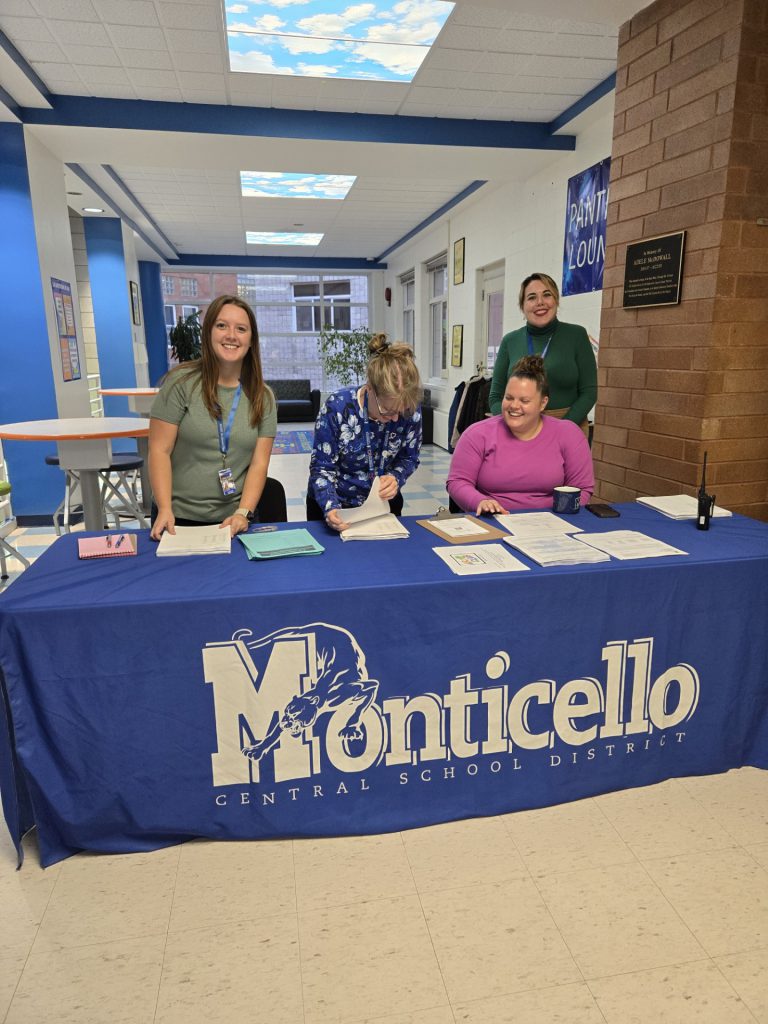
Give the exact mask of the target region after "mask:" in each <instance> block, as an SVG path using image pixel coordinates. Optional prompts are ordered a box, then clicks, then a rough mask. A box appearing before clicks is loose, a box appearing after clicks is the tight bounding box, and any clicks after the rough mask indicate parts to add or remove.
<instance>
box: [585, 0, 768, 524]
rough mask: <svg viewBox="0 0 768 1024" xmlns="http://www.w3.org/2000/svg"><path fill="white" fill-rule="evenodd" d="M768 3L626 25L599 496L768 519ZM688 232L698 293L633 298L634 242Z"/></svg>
mask: <svg viewBox="0 0 768 1024" xmlns="http://www.w3.org/2000/svg"><path fill="white" fill-rule="evenodd" d="M758 218H768V3H766V0H657V2H656V3H654V4H652V5H651V6H650V7H647V8H646V9H645V10H643V11H641V12H640V13H639V14H637V15H636V16H635V17H634V18H633V19H632V20H631V21H630V22H628V23H627V24H625V25H623V26H622V28H621V31H620V34H619V52H618V64H617V75H616V106H615V123H614V134H613V152H612V163H611V192H610V203H609V208H608V229H607V238H606V241H607V250H606V262H605V267H606V269H605V275H604V282H603V309H602V317H601V332H600V357H599V363H600V369H599V382H600V394H599V398H598V406H597V412H596V424H595V443H594V447H593V454H594V459H595V474H596V478H597V488H596V491H597V494H598V495H599V496H600V497H601V498H603V499H604V500H608V501H628V500H632V499H633V498H635V497H637V496H638V495H641V494H674V493H678V492H681V491H684V492H686V493H689V494H693V493H695V491H696V489H697V487H698V483H699V478H700V474H701V463H702V459H703V455H704V452H705V451H707V452H708V471H707V484H708V489H709V491H710V492H714V493H716V495H717V501H718V504H722V505H724V506H726V507H728V508H731V509H732V510H734V511H738V512H743V513H744V514H746V515H751V516H754V517H756V518H759V519H766V520H768V226H766V227H761V226H758V224H757V219H758ZM683 229H684V230H685V231H686V244H685V259H684V267H683V282H682V301H681V302H680V304H679V305H677V306H661V307H656V308H651V309H635V310H624V309H622V305H621V303H622V291H623V282H624V265H625V257H626V247H627V244H628V243H631V242H636V241H640V240H642V239H644V238H650V237H653V236H654V235H660V234H666V233H669V232H674V231H679V230H683Z"/></svg>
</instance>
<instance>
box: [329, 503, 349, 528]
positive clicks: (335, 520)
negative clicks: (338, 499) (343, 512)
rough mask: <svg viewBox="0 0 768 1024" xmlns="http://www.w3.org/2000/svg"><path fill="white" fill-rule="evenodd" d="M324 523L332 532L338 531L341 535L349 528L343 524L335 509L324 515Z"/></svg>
mask: <svg viewBox="0 0 768 1024" xmlns="http://www.w3.org/2000/svg"><path fill="white" fill-rule="evenodd" d="M325 521H326V523H327V524H328V526H330V528H331V529H332V530H338V531H339V533H341V531H342V530H346V528H347V527H348V526H349V523H345V522H344V520H343V519H342V518H341V516H340V515H339V510H338V509H337V508H332V509H331V511H330V512H328V513H327V514H326V516H325Z"/></svg>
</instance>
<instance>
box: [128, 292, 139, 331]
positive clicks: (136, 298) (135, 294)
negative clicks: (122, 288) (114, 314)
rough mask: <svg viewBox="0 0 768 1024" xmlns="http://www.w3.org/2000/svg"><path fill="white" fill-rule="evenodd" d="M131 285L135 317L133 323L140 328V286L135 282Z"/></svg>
mask: <svg viewBox="0 0 768 1024" xmlns="http://www.w3.org/2000/svg"><path fill="white" fill-rule="evenodd" d="M130 285H131V314H132V316H133V322H134V323H135V324H136V326H137V327H138V326H139V325H140V324H141V305H140V303H139V286H138V285H137V284H136V282H135V281H131V282H130Z"/></svg>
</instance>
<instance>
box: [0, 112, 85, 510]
mask: <svg viewBox="0 0 768 1024" xmlns="http://www.w3.org/2000/svg"><path fill="white" fill-rule="evenodd" d="M0 224H1V225H2V230H1V231H0V266H2V273H1V274H0V308H1V309H2V310H3V331H2V335H0V357H1V358H2V371H1V372H0V423H17V422H19V421H21V420H47V419H55V418H56V417H57V416H58V410H57V408H56V388H55V385H54V380H53V370H52V367H51V349H50V343H49V340H48V324H47V322H46V318H45V294H44V292H43V289H44V288H50V287H51V282H50V281H42V280H41V277H40V260H39V257H38V252H37V237H36V235H35V221H34V211H33V209H32V197H31V195H30V188H29V172H28V170H27V152H26V147H25V145H24V129H23V127H22V126H21V125H19V124H0ZM80 340H81V342H82V339H80ZM81 352H82V349H81ZM83 372H85V371H83ZM3 451H4V453H5V457H6V459H7V462H8V472H9V475H10V478H11V484H12V485H13V493H12V495H11V498H12V502H13V508H14V512H15V513H16V515H17V516H20V515H41V514H44V513H47V514H48V515H52V514H53V510H54V509H55V508H56V506H57V505H58V503H59V501H61V495H62V493H63V491H64V474H63V473H61V472H60V471H59V470H56V469H52V468H51V467H50V466H46V465H45V456H46V455H55V454H56V445H55V444H53V443H51V442H47V441H41V442H39V443H37V442H33V441H4V442H3Z"/></svg>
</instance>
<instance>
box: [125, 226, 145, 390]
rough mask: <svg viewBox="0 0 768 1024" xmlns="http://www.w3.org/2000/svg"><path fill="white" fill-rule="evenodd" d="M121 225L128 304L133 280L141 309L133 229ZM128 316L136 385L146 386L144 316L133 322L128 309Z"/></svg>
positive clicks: (137, 262)
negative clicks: (138, 322) (130, 283)
mask: <svg viewBox="0 0 768 1024" xmlns="http://www.w3.org/2000/svg"><path fill="white" fill-rule="evenodd" d="M121 227H122V229H123V254H124V257H125V276H126V283H125V293H126V295H128V297H129V298H128V302H129V305H130V291H129V287H128V285H129V282H130V281H134V282H135V283H136V286H137V288H138V289H139V309H141V284H140V282H139V261H138V259H137V258H136V245H135V243H134V240H133V231H132V230H131V228H129V227H127V226H126V225H125V224H121ZM129 316H130V317H131V328H132V333H133V362H134V365H135V366H136V387H139V388H148V387H149V357H148V356H147V339H146V335H145V334H144V317H143V316H142V317H141V323H140V324H135V323H134V322H133V316H132V313H131V311H130V310H129Z"/></svg>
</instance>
